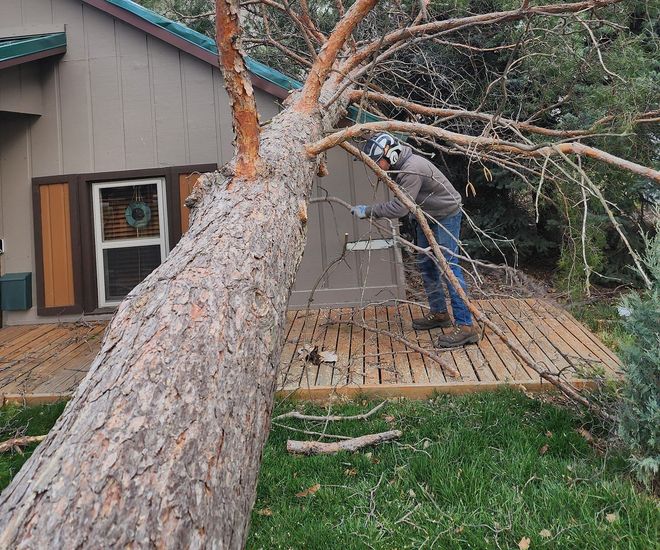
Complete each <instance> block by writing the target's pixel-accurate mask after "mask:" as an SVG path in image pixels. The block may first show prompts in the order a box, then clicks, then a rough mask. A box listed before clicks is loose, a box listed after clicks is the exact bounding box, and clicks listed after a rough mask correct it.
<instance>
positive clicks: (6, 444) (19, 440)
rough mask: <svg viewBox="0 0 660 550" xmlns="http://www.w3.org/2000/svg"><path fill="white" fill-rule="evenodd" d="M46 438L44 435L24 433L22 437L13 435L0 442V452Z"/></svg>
mask: <svg viewBox="0 0 660 550" xmlns="http://www.w3.org/2000/svg"><path fill="white" fill-rule="evenodd" d="M44 439H46V436H45V435H24V436H22V437H14V438H13V439H8V440H7V441H3V442H2V443H0V453H6V452H7V451H11V450H12V449H19V451H20V448H21V447H25V446H26V445H29V444H30V443H39V442H40V441H43V440H44Z"/></svg>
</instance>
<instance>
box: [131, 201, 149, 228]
mask: <svg viewBox="0 0 660 550" xmlns="http://www.w3.org/2000/svg"><path fill="white" fill-rule="evenodd" d="M125 216H126V223H127V224H128V225H130V226H131V227H135V229H143V228H145V227H147V225H149V222H150V221H151V208H149V207H148V206H147V205H146V204H145V203H143V202H136V201H133V202H129V203H128V207H127V208H126V213H125Z"/></svg>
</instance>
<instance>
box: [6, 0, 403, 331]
mask: <svg viewBox="0 0 660 550" xmlns="http://www.w3.org/2000/svg"><path fill="white" fill-rule="evenodd" d="M43 24H64V25H65V26H66V34H67V52H66V54H65V55H64V56H63V57H61V58H50V59H44V60H41V61H37V62H33V63H31V64H26V65H24V66H22V67H21V68H20V70H19V71H18V72H17V71H16V70H15V69H17V67H15V68H11V69H5V70H3V71H0V86H2V88H3V91H1V92H0V98H2V97H3V93H4V90H6V91H7V96H8V97H9V94H10V90H11V89H13V88H15V87H16V84H15V83H16V75H17V74H18V75H23V74H25V75H26V76H25V77H24V78H23V77H21V87H22V88H21V89H22V94H24V95H25V97H29V98H39V99H40V101H41V114H40V115H39V116H27V115H16V114H13V115H3V114H0V129H1V131H0V218H2V219H1V220H0V237H4V238H5V239H6V243H7V244H6V247H7V249H8V252H7V254H6V255H5V256H4V257H3V258H1V259H0V270H1V272H2V273H8V272H16V271H32V272H33V273H35V265H34V261H35V260H34V258H35V255H34V250H33V248H34V244H33V243H34V233H33V227H34V225H33V220H32V202H31V201H32V189H31V178H34V177H41V176H55V175H60V174H72V173H92V172H94V173H95V172H106V171H121V170H137V169H143V168H155V167H162V166H181V165H189V164H202V163H216V162H217V163H218V164H222V163H224V162H226V161H227V160H229V159H230V158H231V154H232V130H231V128H232V126H231V118H230V110H229V105H228V100H227V96H226V92H225V90H224V87H223V82H222V77H221V75H220V72H219V70H218V69H217V68H215V67H213V66H211V65H209V64H208V63H205V62H204V61H201V60H199V59H197V58H195V57H193V56H191V55H189V54H187V53H185V52H183V51H180V50H178V49H177V48H175V47H173V46H171V45H169V44H167V43H165V42H163V41H161V40H160V39H158V38H155V37H152V36H150V35H148V34H146V33H144V32H143V31H141V30H138V29H136V28H134V27H132V26H130V25H128V24H127V23H124V22H122V21H119V20H117V19H115V18H113V17H112V16H110V15H108V14H106V13H103V12H102V11H100V10H98V9H96V8H94V7H91V6H89V5H87V4H84V3H82V2H81V1H80V0H3V1H2V2H0V36H2V29H3V28H5V29H15V28H16V27H17V26H22V27H29V26H34V25H43ZM5 71H13V72H5ZM8 83H9V84H8ZM12 86H13V88H12ZM255 92H256V95H257V103H258V105H259V111H260V115H261V119H262V121H264V120H268V119H270V118H271V117H272V116H274V115H275V114H276V113H277V112H278V104H277V99H276V98H275V97H273V96H271V95H269V94H266V93H265V92H262V91H261V90H255ZM12 97H13V96H12ZM33 102H34V101H33ZM14 103H15V102H14ZM0 110H1V109H0ZM17 112H25V109H24V110H22V111H17ZM357 166H358V165H357V164H355V163H353V162H352V161H351V160H349V158H348V156H347V155H346V154H345V153H344V152H343V151H333V152H331V153H330V162H329V168H330V171H331V175H330V176H329V177H326V178H324V179H322V180H321V181H320V182H318V183H317V186H319V185H321V186H323V188H324V189H325V190H327V192H328V194H330V195H337V196H340V197H342V198H344V199H345V200H348V201H349V202H352V203H355V202H356V201H362V202H368V201H371V200H372V199H373V194H372V193H373V192H372V190H371V187H370V186H369V184H368V178H367V176H366V174H365V173H364V170H363V169H357ZM378 196H379V198H381V199H382V198H385V197H386V195H385V192H384V191H380V192H379V195H378ZM340 208H341V207H340ZM333 210H334V212H333ZM333 210H331V209H330V207H329V206H327V205H325V204H323V205H315V206H312V207H311V208H310V223H309V242H308V244H307V247H306V250H305V256H304V258H303V262H302V265H301V268H300V271H299V274H298V278H297V281H296V286H295V290H294V293H293V295H292V299H291V305H292V306H300V305H304V304H306V303H307V299H308V295H309V292H310V289H311V288H312V287H313V286H314V285H315V283H316V280H317V279H318V277H319V275H321V274H322V273H323V271H324V269H325V268H326V267H327V266H328V264H329V262H332V260H334V259H335V258H336V257H337V256H339V254H340V253H341V250H342V248H343V243H344V232H348V233H349V235H350V238H351V240H354V239H357V238H359V236H360V234H361V233H364V232H365V231H368V224H366V223H365V222H357V221H355V220H353V219H352V218H351V216H350V214H348V213H347V212H345V211H341V212H340V211H339V209H338V208H337V207H336V206H335V207H334V209H333ZM341 210H343V209H341ZM90 238H91V236H90ZM370 256H371V257H370V261H369V262H368V263H369V266H367V262H366V261H365V259H366V256H364V253H360V254H358V253H350V255H349V257H348V258H347V262H348V265H345V264H340V265H338V266H337V267H336V268H334V269H333V270H332V271H331V272H330V273H329V274H328V275H327V276H326V277H325V278H324V280H323V281H322V282H321V283H320V284H319V285H318V287H319V289H318V291H317V292H316V293H315V297H316V299H315V302H314V303H315V305H317V306H320V305H329V304H340V303H346V304H348V303H356V302H359V301H360V300H361V298H365V299H370V298H372V297H376V298H377V299H380V298H385V297H393V296H398V295H399V292H400V291H399V285H398V284H397V281H398V277H399V271H398V270H397V269H396V268H395V266H394V255H393V252H392V251H391V250H390V251H377V252H372V253H371V255H370ZM89 267H90V269H93V266H89ZM364 284H366V285H367V287H368V288H367V289H366V290H363V289H361V288H360V287H361V286H363V285H364ZM33 291H34V292H35V296H36V290H35V289H33ZM35 303H36V301H35ZM37 320H38V319H37V317H36V308H33V309H32V310H30V311H28V312H5V315H4V322H5V323H6V324H16V323H27V322H35V321H37ZM41 320H44V318H41ZM46 320H47V319H46Z"/></svg>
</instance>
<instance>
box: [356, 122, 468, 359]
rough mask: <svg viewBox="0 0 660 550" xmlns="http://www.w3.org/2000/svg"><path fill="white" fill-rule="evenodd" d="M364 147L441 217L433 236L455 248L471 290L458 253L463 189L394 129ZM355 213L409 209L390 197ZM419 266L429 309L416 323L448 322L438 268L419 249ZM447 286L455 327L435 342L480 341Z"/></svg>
mask: <svg viewBox="0 0 660 550" xmlns="http://www.w3.org/2000/svg"><path fill="white" fill-rule="evenodd" d="M363 152H364V153H365V154H366V155H368V156H369V157H370V158H371V159H372V160H373V161H374V162H376V163H377V164H378V166H380V167H381V168H382V169H383V170H385V171H389V170H391V171H393V172H395V174H394V180H395V181H396V183H397V184H398V185H399V186H401V188H402V189H403V191H404V192H405V193H406V194H407V195H408V196H409V197H410V198H411V199H413V200H414V201H415V202H416V203H417V204H418V205H419V206H421V207H422V209H423V210H424V212H425V213H426V214H428V215H429V216H431V217H432V218H433V219H434V220H436V221H437V223H436V222H434V221H433V220H429V225H430V226H431V230H432V231H433V235H434V236H435V239H436V241H437V242H438V244H439V245H440V246H443V247H445V249H448V250H449V251H451V253H450V252H447V251H445V253H444V255H445V258H446V260H447V262H448V263H449V265H450V267H451V270H452V272H453V273H454V275H455V276H456V278H457V279H458V281H459V283H460V284H461V286H462V287H463V290H465V292H466V293H467V286H466V284H465V280H464V279H463V273H462V271H461V268H460V267H459V265H458V261H457V259H456V257H455V256H454V254H456V253H458V242H459V236H460V232H461V216H462V214H461V196H460V194H459V193H458V192H457V191H456V190H455V189H454V187H453V186H452V185H451V183H449V180H448V179H447V178H446V177H445V176H444V175H443V174H442V172H440V170H438V169H437V168H436V166H435V165H434V164H433V163H431V162H429V161H428V160H427V159H425V158H424V157H421V156H419V155H416V154H414V153H413V151H412V149H411V148H410V147H408V146H407V145H402V144H401V143H399V142H398V141H397V140H396V139H395V138H394V137H393V136H391V135H390V134H387V133H380V134H376V135H375V136H373V137H372V138H370V139H369V140H368V141H367V142H366V144H365V145H364V147H363ZM351 213H352V214H353V215H355V216H357V217H358V218H371V217H373V218H401V217H403V216H405V215H406V214H408V209H407V208H406V207H405V206H404V205H403V204H402V203H401V202H400V201H399V200H398V199H397V198H396V197H394V198H393V199H392V200H391V201H389V202H384V203H381V204H374V205H371V206H367V205H358V206H354V207H353V208H352V209H351ZM417 244H418V245H419V246H420V247H422V248H428V246H429V242H428V240H427V238H426V235H424V233H423V231H422V228H421V226H420V225H419V224H417ZM417 266H418V268H419V271H420V273H421V275H422V280H423V282H424V290H425V291H426V296H427V298H428V301H429V307H430V312H429V313H428V314H427V315H426V316H425V317H423V318H421V319H414V320H413V328H414V329H415V330H428V329H433V328H439V327H450V326H451V325H452V321H451V317H450V316H449V314H448V313H447V303H446V300H445V292H444V289H443V284H442V277H441V273H440V269H439V268H438V266H437V264H436V263H435V261H434V260H433V259H432V258H431V257H429V256H428V255H426V254H423V253H419V254H418V256H417ZM447 288H448V289H449V297H450V299H451V308H452V312H453V314H454V321H455V322H456V327H455V328H454V330H453V331H451V332H450V333H449V334H443V335H441V336H439V337H438V339H437V342H436V345H437V346H438V347H442V348H452V347H458V346H463V345H465V344H473V343H477V342H478V341H479V337H480V334H479V330H478V328H477V327H476V326H475V325H474V324H473V322H472V315H471V313H470V311H469V310H468V308H467V306H466V304H465V302H464V301H463V300H461V298H460V297H459V295H458V293H457V292H456V290H455V289H454V287H453V286H452V285H451V283H448V282H447Z"/></svg>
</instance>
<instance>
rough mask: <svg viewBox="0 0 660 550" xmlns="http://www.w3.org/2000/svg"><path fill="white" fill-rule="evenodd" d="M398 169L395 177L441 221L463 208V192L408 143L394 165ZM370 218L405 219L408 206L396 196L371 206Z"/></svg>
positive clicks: (409, 193)
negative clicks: (417, 153)
mask: <svg viewBox="0 0 660 550" xmlns="http://www.w3.org/2000/svg"><path fill="white" fill-rule="evenodd" d="M390 170H391V171H393V172H395V174H394V178H393V179H394V180H395V181H396V183H397V184H398V185H399V186H401V189H403V191H404V192H405V193H406V194H407V195H408V196H409V197H410V198H411V199H413V200H414V201H415V202H416V203H417V204H418V205H419V206H421V207H422V209H423V210H424V212H426V213H427V214H429V215H431V216H433V217H434V218H435V219H436V220H441V219H443V218H446V217H448V216H452V215H453V214H456V212H458V211H459V209H460V207H461V195H460V194H459V193H458V191H456V189H454V186H453V185H452V184H451V183H449V180H448V179H447V178H446V177H445V175H444V174H443V173H442V172H440V170H438V169H437V168H436V166H435V165H434V164H433V163H432V162H430V161H428V160H427V159H425V158H424V157H421V156H419V155H415V154H414V153H413V152H412V149H411V148H410V147H408V146H407V145H404V146H403V147H402V151H401V154H400V155H399V160H398V161H397V163H396V164H395V165H394V166H392V167H391V168H390ZM366 213H367V217H369V216H373V217H374V218H401V217H403V216H405V215H406V214H408V209H407V208H406V207H405V206H404V205H403V204H402V203H401V202H400V201H399V199H397V198H396V197H394V198H393V199H392V200H391V201H389V202H383V203H380V204H374V205H372V206H369V207H367V211H366Z"/></svg>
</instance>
